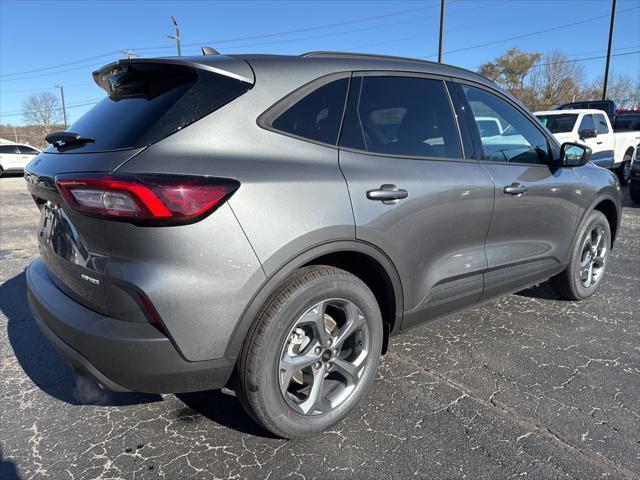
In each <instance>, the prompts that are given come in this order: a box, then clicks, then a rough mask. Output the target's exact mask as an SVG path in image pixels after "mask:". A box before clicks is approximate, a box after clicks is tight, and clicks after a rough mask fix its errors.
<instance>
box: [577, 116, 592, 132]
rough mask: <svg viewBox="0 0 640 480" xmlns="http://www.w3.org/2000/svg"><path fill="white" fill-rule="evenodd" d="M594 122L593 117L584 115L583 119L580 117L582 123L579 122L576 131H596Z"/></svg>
mask: <svg viewBox="0 0 640 480" xmlns="http://www.w3.org/2000/svg"><path fill="white" fill-rule="evenodd" d="M596 129H597V128H596V122H594V121H593V116H592V115H585V116H584V117H582V121H581V122H580V127H579V128H578V131H579V132H580V131H582V130H596Z"/></svg>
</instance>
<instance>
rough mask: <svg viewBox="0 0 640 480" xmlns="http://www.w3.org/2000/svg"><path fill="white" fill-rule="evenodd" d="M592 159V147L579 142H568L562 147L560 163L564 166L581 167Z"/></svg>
mask: <svg viewBox="0 0 640 480" xmlns="http://www.w3.org/2000/svg"><path fill="white" fill-rule="evenodd" d="M589 160H591V149H590V148H589V147H587V146H586V145H580V144H579V143H572V142H566V143H563V144H562V146H561V147H560V163H562V166H563V167H581V166H582V165H586V164H587V163H588V162H589Z"/></svg>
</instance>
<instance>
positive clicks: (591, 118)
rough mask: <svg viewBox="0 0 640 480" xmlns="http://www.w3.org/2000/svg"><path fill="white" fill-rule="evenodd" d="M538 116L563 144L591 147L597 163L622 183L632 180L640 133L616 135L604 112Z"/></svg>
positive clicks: (547, 113)
mask: <svg viewBox="0 0 640 480" xmlns="http://www.w3.org/2000/svg"><path fill="white" fill-rule="evenodd" d="M534 115H535V116H536V117H538V120H540V122H542V124H543V125H544V126H545V127H547V128H548V129H549V131H551V133H553V135H554V136H555V137H556V138H557V139H558V141H559V142H560V143H563V142H577V143H582V144H583V145H587V146H588V147H590V148H591V151H592V155H591V161H592V162H593V163H595V164H596V165H599V166H601V167H605V168H610V169H611V170H614V171H615V172H616V173H617V174H618V178H619V179H620V183H622V184H626V183H627V182H628V181H629V177H630V175H631V161H632V160H633V158H634V152H635V149H636V146H637V145H638V143H640V131H635V132H614V131H613V128H612V127H611V123H610V122H609V117H607V115H606V114H605V113H604V112H603V111H602V110H591V109H589V110H587V109H584V110H551V111H547V112H536V113H535V114H534Z"/></svg>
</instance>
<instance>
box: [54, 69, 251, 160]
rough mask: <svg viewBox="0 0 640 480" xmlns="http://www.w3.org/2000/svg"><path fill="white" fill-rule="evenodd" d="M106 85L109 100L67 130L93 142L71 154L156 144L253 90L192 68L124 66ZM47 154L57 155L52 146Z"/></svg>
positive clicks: (242, 84)
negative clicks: (89, 138) (123, 69)
mask: <svg viewBox="0 0 640 480" xmlns="http://www.w3.org/2000/svg"><path fill="white" fill-rule="evenodd" d="M126 68H127V70H126V71H123V72H121V73H118V74H115V73H114V74H113V75H111V76H110V77H109V79H108V81H106V83H107V85H108V88H109V96H108V97H107V98H105V99H103V100H102V101H100V102H99V103H98V104H97V105H96V106H95V107H93V108H92V109H91V110H89V111H88V112H87V113H86V114H85V115H83V116H82V117H81V118H80V119H78V120H77V121H76V122H74V123H73V124H72V125H71V126H70V127H69V128H68V130H69V131H71V132H75V133H79V134H80V135H82V136H86V137H92V138H94V139H95V143H87V144H85V145H83V146H81V147H79V148H75V149H73V150H70V152H73V153H75V152H78V153H86V152H96V151H105V150H119V149H124V148H137V147H143V146H147V145H150V144H152V143H155V142H158V141H159V140H162V139H163V138H165V137H167V136H169V135H171V134H172V133H174V132H176V131H178V130H180V129H182V128H184V127H186V126H187V125H189V124H191V123H193V122H195V121H197V120H199V119H201V118H202V117H204V116H206V115H208V114H209V113H211V112H213V111H215V110H217V109H218V108H220V107H221V106H223V105H225V104H226V103H228V102H230V101H231V100H233V99H235V98H237V97H238V96H239V95H242V94H243V93H244V92H246V91H247V90H248V89H249V88H250V87H251V85H250V84H248V83H245V82H242V81H239V80H236V79H233V78H229V77H226V76H223V75H218V74H215V73H211V72H203V71H198V70H195V69H192V68H190V67H185V66H179V65H167V64H138V65H128V66H127V67H126ZM48 151H50V152H54V153H55V152H56V150H55V149H54V148H53V147H49V149H48Z"/></svg>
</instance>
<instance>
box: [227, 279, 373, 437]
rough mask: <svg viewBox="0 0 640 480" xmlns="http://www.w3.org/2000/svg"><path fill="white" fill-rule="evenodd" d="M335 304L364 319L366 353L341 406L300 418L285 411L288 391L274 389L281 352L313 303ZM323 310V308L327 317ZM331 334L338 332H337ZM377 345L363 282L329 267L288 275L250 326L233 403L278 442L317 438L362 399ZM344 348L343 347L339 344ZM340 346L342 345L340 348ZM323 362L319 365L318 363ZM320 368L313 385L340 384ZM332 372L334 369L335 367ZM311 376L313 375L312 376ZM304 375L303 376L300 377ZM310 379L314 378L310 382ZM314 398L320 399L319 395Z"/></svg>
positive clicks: (369, 294) (277, 386)
mask: <svg viewBox="0 0 640 480" xmlns="http://www.w3.org/2000/svg"><path fill="white" fill-rule="evenodd" d="M328 299H333V300H328ZM335 299H345V301H346V304H347V305H351V304H353V305H355V306H357V308H358V309H359V310H357V309H356V311H358V312H360V313H361V314H362V315H361V316H359V317H358V318H359V322H363V319H362V317H364V323H366V329H367V330H366V331H367V334H366V337H365V338H366V345H367V346H368V350H367V351H366V353H365V356H364V360H363V361H362V364H361V365H359V366H358V369H360V372H359V374H358V375H359V376H358V378H357V380H356V381H355V382H354V384H353V385H354V386H352V387H349V388H351V389H350V390H349V391H350V392H351V393H349V394H345V399H344V400H341V403H337V404H336V406H335V407H333V406H331V405H329V402H326V403H325V405H329V407H330V408H328V411H326V412H321V413H317V412H311V413H308V414H303V413H300V412H298V411H297V410H296V409H295V408H293V407H292V406H291V402H292V399H291V398H292V397H290V396H288V390H286V391H284V392H283V391H282V390H281V389H282V388H283V387H281V383H280V382H281V379H282V377H281V375H282V372H283V370H281V366H282V359H283V358H284V356H285V355H286V353H285V352H288V350H287V349H288V348H291V344H292V343H291V342H293V340H292V338H294V334H295V333H296V332H298V331H299V328H296V326H297V325H300V319H301V318H303V317H304V316H305V315H308V314H309V312H311V311H312V310H309V309H311V308H313V307H314V306H316V305H317V304H318V302H323V301H327V302H331V301H334V300H335ZM329 307H330V306H329ZM329 307H327V312H328V311H329V310H328V309H329ZM323 308H324V307H323ZM313 311H314V312H315V311H316V310H313ZM305 312H306V313H305ZM323 312H324V310H323ZM322 318H323V320H322V322H323V325H324V322H325V321H326V320H324V319H325V318H326V315H324V314H323V316H322ZM345 318H346V317H345ZM362 328H365V327H362ZM335 331H336V332H338V329H337V326H336V330H335ZM341 331H342V330H341ZM298 333H299V332H298ZM353 335H354V337H345V338H349V339H350V341H353V340H354V338H355V334H353ZM298 338H299V337H298ZM305 338H306V337H305ZM336 338H337V337H336ZM382 340H383V329H382V317H381V314H380V308H379V306H378V303H377V301H376V298H375V296H374V295H373V293H372V292H371V290H370V289H369V288H368V287H367V286H366V285H365V283H364V282H362V281H361V280H360V279H359V278H358V277H355V276H354V275H351V274H350V273H348V272H346V271H344V270H340V269H337V268H333V267H329V266H310V267H304V268H302V269H300V270H299V271H297V272H296V273H294V274H293V275H292V276H291V277H290V278H289V279H288V280H286V281H285V282H284V284H283V285H281V286H280V288H278V289H277V290H276V291H275V292H274V293H273V294H272V295H271V297H270V298H269V300H268V301H267V302H266V304H265V306H264V308H263V309H262V310H261V312H260V313H259V314H258V316H257V318H256V320H255V322H254V324H253V325H252V327H251V329H250V331H249V333H248V335H247V338H246V340H245V344H244V346H243V350H242V353H241V356H240V358H239V360H238V365H237V376H236V378H237V384H236V393H237V396H238V399H239V400H240V402H241V404H242V405H243V407H245V409H246V410H247V412H248V413H249V414H250V415H251V416H252V417H253V418H254V419H255V420H256V421H257V422H258V423H259V424H261V425H262V426H263V427H264V428H266V429H267V430H269V431H271V432H272V433H274V434H276V435H278V436H280V437H283V438H298V437H307V436H311V435H314V434H317V433H319V432H322V431H323V430H326V429H328V428H330V427H331V426H333V425H335V424H336V423H338V422H340V421H341V420H343V419H344V418H345V417H346V416H347V415H348V414H349V413H350V412H351V411H352V410H353V409H354V408H355V407H356V405H357V404H358V403H359V402H360V400H362V398H363V397H364V395H365V394H366V391H367V390H368V388H369V385H370V384H371V382H372V381H373V378H374V377H375V374H376V370H377V367H378V363H379V361H380V355H381V350H382ZM357 342H358V343H357V344H358V345H362V340H360V337H357ZM346 343H347V342H346V341H344V344H346ZM336 344H337V342H336ZM316 345H317V344H316ZM341 345H343V344H342V343H341ZM316 349H319V347H316ZM329 350H331V349H329ZM334 352H336V350H334ZM325 353H326V351H325ZM329 353H331V352H329ZM341 353H342V352H341ZM323 357H324V354H323ZM289 358H291V357H289ZM323 361H325V360H324V359H323ZM339 361H340V359H339V358H338V357H337V356H336V357H335V362H336V365H337V364H338V362H339ZM317 365H318V362H316V363H314V364H313V366H310V367H308V368H309V369H311V368H314V369H315V368H319V367H317ZM326 365H328V367H327V368H328V370H327V372H328V373H326V374H324V372H325V370H324V368H325V364H323V365H322V368H323V370H322V372H323V374H322V375H320V377H321V380H320V381H319V385H328V384H325V383H324V382H326V381H328V380H327V379H328V378H329V375H337V377H335V378H340V375H339V374H335V373H333V372H330V371H329V370H330V369H331V368H332V364H331V363H328V364H326ZM305 368H307V367H305ZM333 368H334V369H337V367H336V366H334V367H333ZM300 372H302V371H300ZM312 373H313V374H314V375H315V373H317V371H316V372H315V373H314V372H312ZM300 375H302V373H300ZM304 375H309V374H308V373H305V374H304ZM309 376H310V375H309ZM320 377H319V378H320ZM291 378H293V377H291ZM305 378H307V377H305ZM313 378H314V379H315V378H316V377H315V376H313ZM345 378H346V377H345ZM354 378H355V377H354ZM314 381H315V380H314ZM288 382H289V381H288V380H287V382H285V383H287V384H289V385H295V384H294V383H293V382H291V383H288ZM345 384H346V382H345ZM329 386H330V385H329ZM337 386H338V387H339V386H340V385H337ZM320 388H322V387H320ZM334 390H335V389H334ZM334 390H331V391H329V392H327V393H326V395H329V394H331V393H332V392H333V391H334ZM345 391H346V390H345ZM309 392H311V387H309ZM285 396H287V400H285ZM309 396H310V394H309ZM320 397H323V395H322V394H321V395H320ZM323 398H324V397H323ZM288 402H289V403H288Z"/></svg>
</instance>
